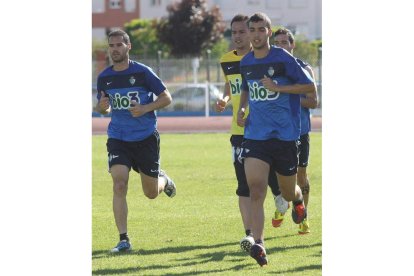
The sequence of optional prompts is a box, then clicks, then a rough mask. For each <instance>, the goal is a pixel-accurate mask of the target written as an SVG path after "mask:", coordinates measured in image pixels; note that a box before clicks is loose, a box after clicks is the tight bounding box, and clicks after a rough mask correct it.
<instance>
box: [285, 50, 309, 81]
mask: <svg viewBox="0 0 414 276" xmlns="http://www.w3.org/2000/svg"><path fill="white" fill-rule="evenodd" d="M286 76H287V77H289V78H290V79H291V80H292V81H293V82H294V83H297V84H309V83H313V79H312V77H311V76H310V75H309V73H307V72H306V71H305V70H304V69H303V68H302V66H301V65H300V64H299V63H298V62H297V60H296V59H295V58H293V57H292V56H289V60H288V62H287V63H286Z"/></svg>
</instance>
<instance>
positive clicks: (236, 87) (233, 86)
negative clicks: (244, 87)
mask: <svg viewBox="0 0 414 276" xmlns="http://www.w3.org/2000/svg"><path fill="white" fill-rule="evenodd" d="M229 84H230V91H231V94H232V95H238V94H240V92H241V80H240V79H239V78H236V79H235V82H232V81H231V80H229Z"/></svg>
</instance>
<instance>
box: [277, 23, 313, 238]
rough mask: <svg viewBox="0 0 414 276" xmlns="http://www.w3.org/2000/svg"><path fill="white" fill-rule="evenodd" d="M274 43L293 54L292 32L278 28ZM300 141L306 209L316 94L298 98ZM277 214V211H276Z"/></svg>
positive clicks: (304, 228) (305, 227) (305, 229)
mask: <svg viewBox="0 0 414 276" xmlns="http://www.w3.org/2000/svg"><path fill="white" fill-rule="evenodd" d="M274 43H275V45H276V46H278V47H281V48H283V49H285V50H286V51H288V52H289V53H291V54H293V49H294V48H295V46H296V45H295V37H294V36H293V34H292V32H291V31H290V30H288V29H286V28H280V29H278V30H276V32H275V33H274ZM296 61H297V62H298V63H299V64H300V66H302V68H303V69H305V70H306V71H307V72H308V73H309V74H310V76H311V77H312V78H313V79H315V75H314V73H313V70H312V67H311V66H310V65H309V64H308V63H306V62H304V61H302V60H300V59H298V58H296ZM300 105H301V111H300V139H299V144H298V152H299V164H298V173H297V182H298V185H299V187H300V189H301V190H302V195H303V199H304V203H305V206H306V208H308V202H309V191H310V183H309V179H308V175H307V173H306V167H307V166H308V161H309V131H310V129H311V125H310V123H311V121H310V111H309V109H310V108H316V107H317V106H318V98H317V94H312V93H308V94H305V95H301V97H300ZM276 212H277V211H276ZM309 232H310V230H309V223H308V218H305V219H304V220H303V222H302V223H300V224H299V230H298V233H299V234H301V235H303V234H307V233H309Z"/></svg>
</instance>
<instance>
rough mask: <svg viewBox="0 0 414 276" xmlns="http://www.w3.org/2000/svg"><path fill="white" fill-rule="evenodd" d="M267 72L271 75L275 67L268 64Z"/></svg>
mask: <svg viewBox="0 0 414 276" xmlns="http://www.w3.org/2000/svg"><path fill="white" fill-rule="evenodd" d="M267 73H268V74H269V77H272V76H273V74H274V73H275V69H273V67H272V66H270V67H269V69H267Z"/></svg>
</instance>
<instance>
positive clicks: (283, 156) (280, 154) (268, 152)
mask: <svg viewBox="0 0 414 276" xmlns="http://www.w3.org/2000/svg"><path fill="white" fill-rule="evenodd" d="M242 147H243V150H242V153H241V155H240V157H241V158H247V157H253V158H257V159H260V160H262V161H264V162H266V163H268V164H269V165H270V166H271V167H273V169H274V170H275V171H276V172H277V173H278V174H281V175H283V176H291V175H294V174H296V173H297V169H298V146H297V141H282V140H279V139H276V138H274V139H269V140H264V141H260V140H249V139H246V140H245V141H244V142H243V144H242Z"/></svg>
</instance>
